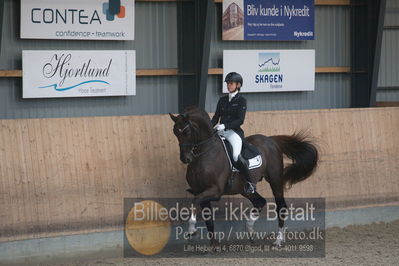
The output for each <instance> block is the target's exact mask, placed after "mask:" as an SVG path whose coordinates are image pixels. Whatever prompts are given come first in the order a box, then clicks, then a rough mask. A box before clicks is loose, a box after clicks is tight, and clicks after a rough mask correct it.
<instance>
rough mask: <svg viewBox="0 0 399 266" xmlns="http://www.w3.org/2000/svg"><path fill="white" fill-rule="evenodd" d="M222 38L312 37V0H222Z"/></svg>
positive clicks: (273, 38) (271, 38) (311, 38)
mask: <svg viewBox="0 0 399 266" xmlns="http://www.w3.org/2000/svg"><path fill="white" fill-rule="evenodd" d="M222 10H223V16H222V25H223V26H222V28H223V40H274V41H290V40H314V0H224V1H223V9H222Z"/></svg>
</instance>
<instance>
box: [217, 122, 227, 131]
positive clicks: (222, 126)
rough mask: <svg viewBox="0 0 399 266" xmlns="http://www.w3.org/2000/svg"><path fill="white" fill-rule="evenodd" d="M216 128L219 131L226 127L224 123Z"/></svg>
mask: <svg viewBox="0 0 399 266" xmlns="http://www.w3.org/2000/svg"><path fill="white" fill-rule="evenodd" d="M215 128H216V130H217V131H223V130H224V129H225V128H226V127H225V126H224V124H221V125H217V126H216V127H215Z"/></svg>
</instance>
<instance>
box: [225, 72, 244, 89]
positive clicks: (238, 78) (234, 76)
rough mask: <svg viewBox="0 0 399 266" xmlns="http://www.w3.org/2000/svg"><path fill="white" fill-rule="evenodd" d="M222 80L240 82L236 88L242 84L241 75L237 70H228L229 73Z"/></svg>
mask: <svg viewBox="0 0 399 266" xmlns="http://www.w3.org/2000/svg"><path fill="white" fill-rule="evenodd" d="M224 82H237V83H238V82H239V83H240V84H241V86H240V88H239V89H238V90H240V89H241V87H242V84H243V80H242V77H241V75H240V74H238V73H237V72H230V73H229V74H227V75H226V78H225V79H224Z"/></svg>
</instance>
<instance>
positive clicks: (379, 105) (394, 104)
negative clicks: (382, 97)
mask: <svg viewBox="0 0 399 266" xmlns="http://www.w3.org/2000/svg"><path fill="white" fill-rule="evenodd" d="M376 106H377V107H395V106H399V102H377V104H376Z"/></svg>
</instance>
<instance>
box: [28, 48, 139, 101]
mask: <svg viewBox="0 0 399 266" xmlns="http://www.w3.org/2000/svg"><path fill="white" fill-rule="evenodd" d="M135 57H136V53H135V51H132V50H131V51H113V50H112V51H38V50H35V51H23V59H22V61H23V62H22V65H23V98H56V97H89V96H125V95H135V94H136V73H135V72H136V58H135Z"/></svg>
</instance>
